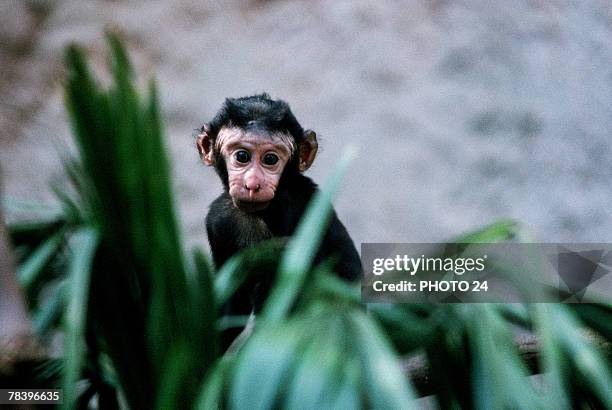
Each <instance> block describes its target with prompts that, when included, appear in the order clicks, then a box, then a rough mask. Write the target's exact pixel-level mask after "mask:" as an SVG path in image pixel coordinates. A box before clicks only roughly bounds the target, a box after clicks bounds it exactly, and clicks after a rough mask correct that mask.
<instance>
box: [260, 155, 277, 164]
mask: <svg viewBox="0 0 612 410" xmlns="http://www.w3.org/2000/svg"><path fill="white" fill-rule="evenodd" d="M277 162H278V155H276V154H266V155H265V156H264V157H263V163H264V164H266V165H274V164H276V163H277Z"/></svg>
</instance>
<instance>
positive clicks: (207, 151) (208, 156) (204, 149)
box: [196, 125, 215, 166]
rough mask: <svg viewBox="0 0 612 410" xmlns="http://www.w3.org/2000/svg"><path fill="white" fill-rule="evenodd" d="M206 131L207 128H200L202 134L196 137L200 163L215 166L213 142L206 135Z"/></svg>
mask: <svg viewBox="0 0 612 410" xmlns="http://www.w3.org/2000/svg"><path fill="white" fill-rule="evenodd" d="M207 130H208V126H206V125H204V126H203V127H202V132H201V133H200V134H199V135H198V139H197V141H196V145H197V147H198V152H199V153H200V158H202V162H203V163H205V164H206V165H209V166H210V165H214V164H215V155H214V152H213V145H214V141H213V139H212V138H211V137H210V135H208V132H207Z"/></svg>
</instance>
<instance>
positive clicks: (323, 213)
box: [263, 147, 355, 321]
mask: <svg viewBox="0 0 612 410" xmlns="http://www.w3.org/2000/svg"><path fill="white" fill-rule="evenodd" d="M354 156H355V150H354V149H352V148H350V147H349V148H347V149H346V151H345V152H344V153H343V155H341V156H340V159H339V161H338V165H337V166H336V168H335V169H334V171H333V173H332V174H331V176H330V177H329V178H328V180H327V181H326V183H325V184H324V185H323V187H322V189H321V190H320V191H319V192H317V194H316V195H315V196H314V198H313V199H312V201H311V202H310V204H308V207H307V209H306V212H305V213H304V216H303V217H302V220H301V221H300V224H299V225H298V227H297V229H296V232H295V234H294V236H293V237H292V238H291V240H290V241H289V244H288V246H287V250H286V251H285V253H284V254H283V257H282V259H281V263H280V266H279V270H278V275H279V277H278V280H277V282H276V284H275V286H274V287H273V288H272V291H271V293H270V297H269V298H268V301H267V303H266V304H265V306H264V310H263V317H264V320H271V321H276V320H279V319H281V318H282V317H283V316H285V315H286V314H287V312H288V311H289V309H290V308H291V306H292V304H293V302H294V301H295V299H296V297H297V295H298V293H299V291H300V289H301V288H302V286H303V284H304V281H305V279H306V275H307V273H308V270H309V268H310V266H311V264H312V261H313V260H314V258H315V256H316V253H317V251H318V249H319V245H320V244H321V241H322V240H323V236H324V235H325V231H326V229H327V226H328V223H329V220H330V218H331V211H332V204H331V201H332V198H333V196H334V194H335V193H336V191H337V189H338V187H339V185H340V181H341V180H342V177H343V175H344V173H345V172H346V170H347V168H348V166H349V164H350V163H351V162H352V160H353V157H354Z"/></svg>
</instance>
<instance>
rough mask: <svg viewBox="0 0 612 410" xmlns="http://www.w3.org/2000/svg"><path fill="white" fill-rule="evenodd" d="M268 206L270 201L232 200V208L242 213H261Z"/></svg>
mask: <svg viewBox="0 0 612 410" xmlns="http://www.w3.org/2000/svg"><path fill="white" fill-rule="evenodd" d="M268 205H270V201H259V202H255V201H241V200H239V199H234V206H235V207H236V208H238V209H240V210H241V211H243V212H257V211H263V210H264V209H266V208H267V207H268Z"/></svg>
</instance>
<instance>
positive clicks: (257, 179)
mask: <svg viewBox="0 0 612 410" xmlns="http://www.w3.org/2000/svg"><path fill="white" fill-rule="evenodd" d="M262 177H263V175H261V172H259V171H258V170H255V169H253V170H250V171H248V173H247V175H246V177H245V179H244V187H245V188H246V189H247V190H248V191H249V196H252V195H253V194H254V193H256V192H257V191H259V190H260V189H261V184H262V182H263V178H262Z"/></svg>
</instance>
